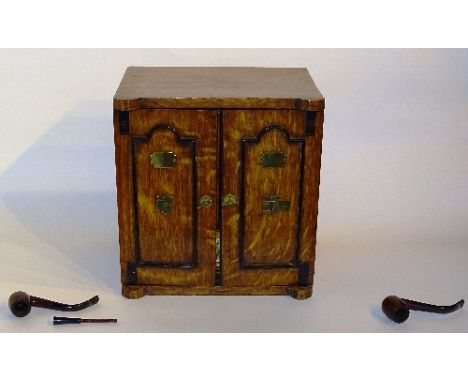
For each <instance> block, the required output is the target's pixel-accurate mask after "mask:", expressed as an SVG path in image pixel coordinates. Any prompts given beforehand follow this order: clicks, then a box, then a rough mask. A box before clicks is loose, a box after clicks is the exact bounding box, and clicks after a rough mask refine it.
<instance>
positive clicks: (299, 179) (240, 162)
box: [114, 67, 324, 299]
mask: <svg viewBox="0 0 468 382" xmlns="http://www.w3.org/2000/svg"><path fill="white" fill-rule="evenodd" d="M323 109H324V99H323V97H322V95H321V94H320V92H319V91H318V90H317V88H316V87H315V84H314V83H313V81H312V79H311V78H310V76H309V74H308V72H307V70H306V69H275V68H140V67H130V68H128V69H127V71H126V73H125V75H124V78H123V79H122V82H121V84H120V86H119V89H118V90H117V93H116V95H115V97H114V128H115V129H114V130H115V147H116V170H117V199H118V211H119V241H120V261H121V280H122V291H123V295H124V296H126V297H129V298H138V297H141V296H143V295H145V294H198V295H206V294H217V295H218V294H269V295H276V294H290V295H291V296H293V297H295V298H301V299H302V298H307V297H310V295H311V293H312V284H313V275H314V261H315V241H316V229H317V206H318V190H319V175H320V156H321V141H322V126H323Z"/></svg>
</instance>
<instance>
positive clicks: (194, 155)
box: [119, 109, 218, 286]
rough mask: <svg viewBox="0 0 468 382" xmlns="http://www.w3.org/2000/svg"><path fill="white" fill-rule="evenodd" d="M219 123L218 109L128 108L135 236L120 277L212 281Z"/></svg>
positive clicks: (147, 281) (169, 282)
mask: <svg viewBox="0 0 468 382" xmlns="http://www.w3.org/2000/svg"><path fill="white" fill-rule="evenodd" d="M217 130H218V114H217V113H216V111H206V110H204V111H201V110H171V109H160V110H149V109H141V110H135V111H131V112H129V135H128V142H127V145H128V147H127V152H128V154H129V155H127V157H128V159H129V161H130V163H129V165H130V171H129V174H128V175H129V176H128V178H129V179H128V181H129V182H130V187H129V190H130V192H131V198H130V203H129V205H128V208H129V209H131V211H130V213H129V214H128V216H129V221H128V223H129V224H130V225H131V231H132V235H131V236H132V241H133V243H131V247H132V248H131V256H127V257H130V258H129V259H128V262H127V264H125V265H126V266H125V268H126V270H127V271H126V280H123V281H124V283H126V284H130V285H131V284H139V285H161V286H213V285H214V276H215V238H216V210H217V199H218V198H217V172H216V166H217V160H216V158H217V151H216V150H217V144H216V142H217ZM119 213H120V211H119ZM121 244H122V243H121Z"/></svg>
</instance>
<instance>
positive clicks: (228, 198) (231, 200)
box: [223, 194, 237, 207]
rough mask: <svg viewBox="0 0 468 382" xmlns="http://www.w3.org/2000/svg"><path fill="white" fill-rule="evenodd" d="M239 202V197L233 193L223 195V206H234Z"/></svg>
mask: <svg viewBox="0 0 468 382" xmlns="http://www.w3.org/2000/svg"><path fill="white" fill-rule="evenodd" d="M236 204H237V198H236V197H235V196H234V195H233V194H226V195H224V197H223V207H233V206H235V205H236Z"/></svg>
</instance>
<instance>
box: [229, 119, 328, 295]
mask: <svg viewBox="0 0 468 382" xmlns="http://www.w3.org/2000/svg"><path fill="white" fill-rule="evenodd" d="M307 116H308V114H306V112H304V111H296V110H226V111H223V143H224V145H223V163H222V168H223V175H222V201H223V206H222V229H221V262H222V285H223V286H256V285H262V286H265V285H298V284H299V285H307V284H310V283H311V277H312V273H313V270H312V269H309V267H308V264H309V262H310V260H311V258H312V256H314V248H315V243H314V240H315V226H316V221H315V216H316V202H314V201H315V199H316V198H317V197H318V195H317V194H316V192H315V191H313V190H314V185H317V189H318V184H317V182H318V178H317V179H314V177H315V176H316V174H317V173H318V171H317V170H318V169H317V168H316V166H315V163H319V162H317V159H319V156H320V151H318V150H319V146H318V145H315V142H318V140H317V139H316V138H315V137H314V136H313V135H312V134H307V132H306V124H307V121H306V119H307ZM312 128H313V127H312ZM311 219H314V221H313V222H311ZM305 223H307V224H305ZM311 223H312V224H311Z"/></svg>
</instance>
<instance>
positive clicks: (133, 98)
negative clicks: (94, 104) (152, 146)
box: [114, 67, 325, 110]
mask: <svg viewBox="0 0 468 382" xmlns="http://www.w3.org/2000/svg"><path fill="white" fill-rule="evenodd" d="M324 102H325V101H324V98H323V96H322V94H321V93H320V91H319V90H318V89H317V87H316V86H315V83H314V81H313V80H312V78H311V77H310V75H309V73H308V71H307V69H305V68H236V67H230V68H207V67H205V68H196V67H193V68H190V67H185V68H184V67H180V68H165V67H129V68H128V69H127V71H126V72H125V75H124V77H123V79H122V81H121V83H120V86H119V88H118V90H117V92H116V94H115V96H114V109H116V110H134V109H139V108H237V109H300V110H322V109H323V108H324Z"/></svg>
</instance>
